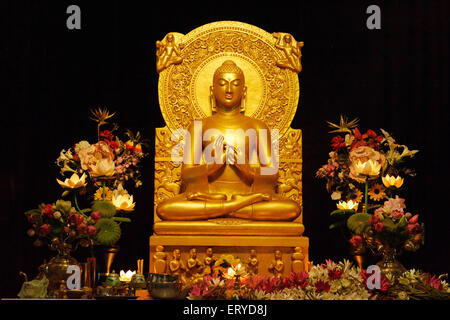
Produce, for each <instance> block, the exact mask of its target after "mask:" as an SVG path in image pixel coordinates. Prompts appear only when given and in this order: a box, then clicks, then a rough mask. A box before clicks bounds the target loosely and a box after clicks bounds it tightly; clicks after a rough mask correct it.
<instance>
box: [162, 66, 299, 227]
mask: <svg viewBox="0 0 450 320" xmlns="http://www.w3.org/2000/svg"><path fill="white" fill-rule="evenodd" d="M246 94H247V87H246V86H245V77H244V73H243V71H242V70H241V69H240V68H239V67H238V66H237V65H236V64H235V63H234V62H233V61H231V60H226V61H225V62H224V63H223V64H222V65H221V66H220V67H219V68H217V70H216V71H215V72H214V76H213V85H212V86H211V101H212V105H213V106H212V109H213V115H212V116H210V117H207V118H204V119H202V120H201V121H194V123H193V124H191V125H190V127H189V129H188V132H189V135H188V139H189V138H190V139H191V141H190V143H187V145H190V146H191V148H190V150H189V149H188V150H185V153H184V160H183V164H182V167H181V179H182V181H183V182H184V184H185V187H186V188H185V191H184V192H183V193H181V194H179V195H178V196H175V197H173V198H171V199H168V200H166V201H164V202H162V203H160V205H159V206H158V207H157V209H156V213H157V214H158V216H159V217H160V218H161V219H162V220H203V219H210V218H217V217H235V218H241V219H250V220H263V221H264V220H265V221H267V220H271V221H290V220H294V219H295V218H297V217H298V215H299V213H300V207H299V205H298V204H297V203H296V202H295V201H292V200H290V199H285V198H283V197H281V196H280V195H278V194H277V193H276V189H275V186H276V183H277V180H278V170H277V169H278V168H277V167H276V164H274V162H275V161H277V160H274V159H273V157H272V154H271V153H272V150H271V148H272V143H271V141H272V140H271V137H270V130H269V128H268V127H267V126H266V125H265V124H264V122H262V121H261V120H257V119H254V118H251V117H248V116H245V115H244V114H243V112H244V110H245V103H244V102H245V98H246ZM196 126H197V128H196ZM198 127H200V129H198ZM261 132H262V133H263V134H261ZM207 135H209V138H210V140H209V141H204V140H205V139H204V138H205V136H207ZM252 135H253V136H252ZM253 138H255V139H253ZM252 139H253V141H252ZM260 140H264V141H260ZM197 150H201V154H199V153H200V152H198V151H197ZM208 152H209V153H208ZM205 153H206V154H205ZM208 156H209V159H208ZM212 158H213V160H214V161H211V159H212ZM208 160H209V161H208ZM263 168H265V169H266V171H264V170H263ZM267 172H269V173H267Z"/></svg>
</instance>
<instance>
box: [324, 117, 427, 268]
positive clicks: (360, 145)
mask: <svg viewBox="0 0 450 320" xmlns="http://www.w3.org/2000/svg"><path fill="white" fill-rule="evenodd" d="M328 124H329V125H330V126H331V127H333V128H334V130H332V131H330V133H335V134H336V135H335V136H334V137H333V138H332V140H331V147H332V149H333V150H332V151H331V152H330V154H329V159H328V163H327V164H326V165H323V166H322V167H321V168H319V170H318V171H317V173H316V177H317V178H319V179H324V180H326V188H327V191H328V192H329V193H330V194H331V198H332V199H333V200H336V201H339V202H338V203H337V204H336V205H337V210H334V211H333V212H331V217H332V218H333V219H334V222H333V223H332V224H331V225H330V229H332V228H335V227H338V226H343V225H346V226H347V228H348V230H350V232H351V233H352V235H353V236H352V237H351V239H350V242H351V244H352V246H353V248H354V249H355V248H364V247H369V248H371V249H373V250H374V251H376V252H380V253H383V254H384V253H386V252H387V251H389V253H391V254H395V253H397V252H398V251H400V250H401V249H406V250H412V251H414V250H417V249H418V248H419V247H420V245H421V244H423V231H424V226H423V224H419V222H418V217H419V216H418V215H413V214H411V213H409V212H405V210H404V209H405V199H402V198H399V196H398V193H399V192H400V191H401V190H402V187H403V186H404V178H405V177H407V176H414V175H415V173H414V171H413V170H412V169H410V168H407V167H406V166H405V160H406V159H407V158H411V157H413V156H414V155H415V154H416V153H417V152H418V150H409V148H408V147H407V146H405V145H400V144H397V143H396V141H395V140H394V138H393V137H392V136H391V135H390V134H389V133H388V132H386V131H385V130H383V129H380V131H381V134H379V133H377V132H376V131H374V130H367V132H366V133H364V134H362V133H361V132H360V131H359V129H358V128H357V126H358V120H357V119H355V120H353V121H350V122H348V121H347V120H346V119H345V118H344V117H342V116H341V121H340V124H339V125H337V124H333V123H330V122H329V123H328ZM402 271H403V270H402Z"/></svg>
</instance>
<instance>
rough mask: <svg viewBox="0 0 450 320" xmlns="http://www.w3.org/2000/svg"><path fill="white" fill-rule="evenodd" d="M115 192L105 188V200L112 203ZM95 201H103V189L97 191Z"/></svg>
mask: <svg viewBox="0 0 450 320" xmlns="http://www.w3.org/2000/svg"><path fill="white" fill-rule="evenodd" d="M112 195H113V192H112V191H111V190H109V188H108V187H105V200H108V201H111V199H112ZM94 200H103V187H100V188H98V189H97V191H96V192H95V194H94Z"/></svg>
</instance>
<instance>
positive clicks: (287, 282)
mask: <svg viewBox="0 0 450 320" xmlns="http://www.w3.org/2000/svg"><path fill="white" fill-rule="evenodd" d="M307 285H308V273H306V272H305V271H303V272H291V273H290V274H289V276H288V277H286V278H285V279H284V280H283V287H284V288H296V287H300V288H302V289H305V288H306V286H307Z"/></svg>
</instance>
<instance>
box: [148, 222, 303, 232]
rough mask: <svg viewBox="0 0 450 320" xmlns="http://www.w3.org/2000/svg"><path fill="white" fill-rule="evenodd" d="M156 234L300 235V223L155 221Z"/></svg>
mask: <svg viewBox="0 0 450 320" xmlns="http://www.w3.org/2000/svg"><path fill="white" fill-rule="evenodd" d="M153 230H154V232H155V233H156V234H158V235H265V236H280V235H285V236H300V235H302V234H303V231H304V230H305V227H304V226H303V224H301V223H293V222H277V223H275V222H272V221H249V220H242V219H213V220H211V221H195V222H192V221H161V222H158V223H155V225H154V229H153Z"/></svg>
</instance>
